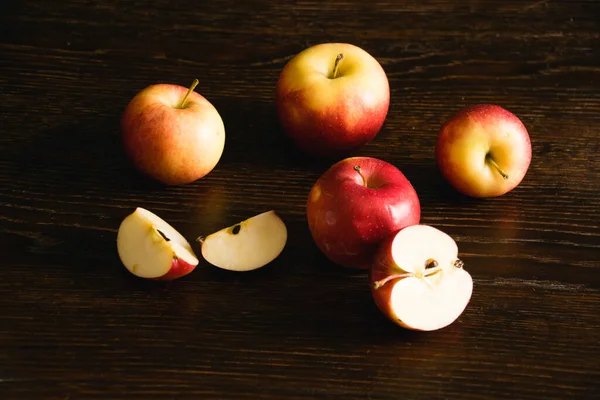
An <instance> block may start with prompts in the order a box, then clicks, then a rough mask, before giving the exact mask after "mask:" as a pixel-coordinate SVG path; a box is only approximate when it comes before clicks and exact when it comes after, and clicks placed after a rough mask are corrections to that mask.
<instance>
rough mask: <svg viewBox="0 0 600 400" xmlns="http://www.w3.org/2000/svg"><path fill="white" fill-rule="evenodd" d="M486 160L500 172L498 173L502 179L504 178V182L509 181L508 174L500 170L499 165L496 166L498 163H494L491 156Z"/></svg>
mask: <svg viewBox="0 0 600 400" xmlns="http://www.w3.org/2000/svg"><path fill="white" fill-rule="evenodd" d="M486 158H487V160H488V162H489V163H490V164H492V167H494V168H496V171H498V173H499V174H500V175H502V178H504V180H507V179H508V175H507V174H506V172H504V171H502V168H500V167H499V166H498V164H496V161H494V159H493V158H492V157H490V156H489V155H488V156H487V157H486Z"/></svg>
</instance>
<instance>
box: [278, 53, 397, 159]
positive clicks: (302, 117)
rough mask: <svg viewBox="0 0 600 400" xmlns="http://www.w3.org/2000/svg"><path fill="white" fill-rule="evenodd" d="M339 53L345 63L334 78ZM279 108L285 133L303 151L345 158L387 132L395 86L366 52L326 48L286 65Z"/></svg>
mask: <svg viewBox="0 0 600 400" xmlns="http://www.w3.org/2000/svg"><path fill="white" fill-rule="evenodd" d="M338 54H343V56H344V58H343V60H342V61H341V62H340V64H339V68H338V72H337V75H336V76H337V77H336V78H335V79H331V76H332V74H333V67H334V64H335V59H336V57H337V55H338ZM276 104H277V112H278V115H279V120H280V122H281V125H282V127H283V129H284V131H285V132H287V134H288V136H289V137H290V138H291V140H292V142H294V143H295V145H296V146H297V147H298V148H299V149H301V150H302V151H303V152H305V153H306V154H309V155H311V156H317V157H330V156H341V155H343V154H348V153H350V152H352V151H354V150H356V149H358V148H360V147H362V146H364V145H365V144H367V143H368V142H370V141H372V140H373V139H374V138H375V136H376V135H377V133H378V132H379V131H380V130H381V127H382V126H383V123H384V121H385V118H386V116H387V112H388V108H389V104H390V89H389V82H388V79H387V76H386V74H385V71H384V70H383V68H382V67H381V65H380V64H379V62H377V60H376V59H375V58H374V57H373V56H371V55H370V54H369V53H367V52H366V51H365V50H363V49H361V48H359V47H357V46H354V45H351V44H347V43H323V44H318V45H315V46H312V47H309V48H307V49H305V50H303V51H302V52H300V53H298V54H297V55H296V56H295V57H294V58H293V59H292V60H290V61H289V62H288V63H287V64H286V65H285V67H284V68H283V70H282V72H281V74H280V76H279V79H278V82H277V88H276Z"/></svg>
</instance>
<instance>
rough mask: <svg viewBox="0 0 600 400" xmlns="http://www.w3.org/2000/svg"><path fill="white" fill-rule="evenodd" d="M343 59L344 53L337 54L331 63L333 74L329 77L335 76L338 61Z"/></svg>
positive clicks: (338, 64) (333, 77)
mask: <svg viewBox="0 0 600 400" xmlns="http://www.w3.org/2000/svg"><path fill="white" fill-rule="evenodd" d="M343 59H344V55H343V54H342V53H340V54H338V55H337V57H336V58H335V63H334V64H333V74H332V76H331V79H335V78H337V73H338V68H339V66H340V62H341V61H342V60H343Z"/></svg>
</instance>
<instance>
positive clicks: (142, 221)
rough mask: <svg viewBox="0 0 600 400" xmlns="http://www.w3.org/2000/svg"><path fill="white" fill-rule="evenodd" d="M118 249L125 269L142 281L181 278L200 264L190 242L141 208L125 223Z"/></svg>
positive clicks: (120, 229) (120, 233) (118, 238)
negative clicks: (142, 279) (144, 279)
mask: <svg viewBox="0 0 600 400" xmlns="http://www.w3.org/2000/svg"><path fill="white" fill-rule="evenodd" d="M117 250H118V252H119V257H120V258H121V262H122V263H123V265H124V266H125V268H127V270H129V272H131V273H132V274H133V275H135V276H138V277H140V278H148V279H160V280H172V279H177V278H181V277H182V276H185V275H187V274H189V273H190V272H192V271H193V270H194V268H196V266H197V265H198V258H197V257H196V255H195V254H194V251H193V250H192V247H191V246H190V244H189V243H188V241H187V240H186V239H185V238H184V237H183V236H182V235H181V234H180V233H179V232H177V231H176V230H175V229H174V228H173V227H172V226H171V225H169V224H168V223H167V222H165V221H164V220H163V219H161V218H160V217H158V216H157V215H156V214H154V213H152V212H150V211H148V210H146V209H144V208H141V207H138V208H136V209H135V211H134V212H133V213H131V214H129V215H128V216H127V217H125V219H124V220H123V222H121V225H120V226H119V231H118V233H117Z"/></svg>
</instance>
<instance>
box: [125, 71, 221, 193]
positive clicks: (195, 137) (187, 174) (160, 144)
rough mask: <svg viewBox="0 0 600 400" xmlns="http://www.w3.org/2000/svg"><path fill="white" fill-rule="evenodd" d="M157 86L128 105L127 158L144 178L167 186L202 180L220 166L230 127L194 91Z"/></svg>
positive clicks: (194, 84)
mask: <svg viewBox="0 0 600 400" xmlns="http://www.w3.org/2000/svg"><path fill="white" fill-rule="evenodd" d="M197 83H198V81H197V80H195V81H194V83H193V84H192V86H191V87H190V88H189V89H188V88H185V87H183V86H179V85H173V84H156V85H151V86H149V87H147V88H145V89H143V90H142V91H141V92H139V93H138V94H137V95H136V96H135V97H134V98H133V99H132V100H131V102H130V103H129V104H128V105H127V107H126V109H125V112H124V113H123V116H122V118H121V130H122V141H123V145H124V148H125V152H126V154H127V155H128V157H129V158H130V159H131V161H132V162H133V164H134V166H135V167H136V168H137V169H138V170H139V171H140V172H142V173H143V174H145V175H147V176H149V177H151V178H153V179H155V180H157V181H159V182H162V183H164V184H167V185H182V184H187V183H190V182H193V181H195V180H197V179H200V178H202V177H204V176H205V175H207V174H208V173H209V172H211V171H212V170H213V169H214V167H215V166H216V165H217V163H218V162H219V160H220V158H221V155H222V154H223V148H224V146H225V127H224V124H223V120H222V119H221V116H220V115H219V113H218V111H217V109H216V108H215V107H214V106H213V105H212V104H211V103H210V102H209V101H208V100H207V99H206V98H204V97H203V96H202V95H200V94H199V93H197V92H195V91H194V88H195V86H196V85H197Z"/></svg>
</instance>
